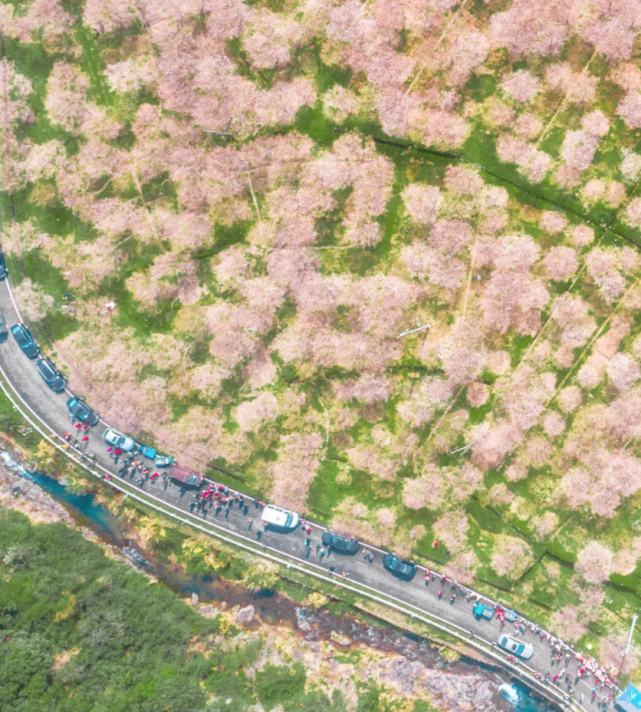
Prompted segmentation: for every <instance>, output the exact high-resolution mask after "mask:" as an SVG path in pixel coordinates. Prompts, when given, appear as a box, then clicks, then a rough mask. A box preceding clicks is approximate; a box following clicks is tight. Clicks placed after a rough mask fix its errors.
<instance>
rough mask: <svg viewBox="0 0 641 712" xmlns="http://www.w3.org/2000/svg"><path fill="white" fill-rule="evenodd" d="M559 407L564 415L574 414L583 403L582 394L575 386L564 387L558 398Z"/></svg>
mask: <svg viewBox="0 0 641 712" xmlns="http://www.w3.org/2000/svg"><path fill="white" fill-rule="evenodd" d="M558 402H559V407H560V408H561V410H562V411H563V412H564V413H572V412H574V411H575V410H576V409H577V408H578V407H579V406H580V405H581V404H582V403H583V394H582V393H581V389H580V388H578V387H577V386H566V387H565V388H564V389H563V390H562V391H561V392H560V393H559V396H558Z"/></svg>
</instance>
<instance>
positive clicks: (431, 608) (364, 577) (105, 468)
mask: <svg viewBox="0 0 641 712" xmlns="http://www.w3.org/2000/svg"><path fill="white" fill-rule="evenodd" d="M0 309H2V312H3V314H4V318H5V324H6V328H8V329H10V327H11V326H12V325H13V324H15V323H17V322H18V321H20V313H19V311H18V305H17V304H16V302H15V298H14V295H13V291H12V289H11V285H10V282H9V280H6V281H4V282H2V283H0ZM0 388H2V390H3V391H4V392H5V393H6V394H7V395H8V396H9V398H10V399H11V400H12V401H13V403H14V405H15V406H16V408H17V409H18V410H19V411H20V412H21V414H22V415H23V416H24V417H25V418H26V419H27V420H28V421H29V422H30V423H31V424H32V425H33V426H34V427H35V428H36V429H37V430H38V431H39V432H40V433H41V434H42V435H43V436H44V437H46V438H47V439H48V440H49V441H50V442H51V443H52V444H53V445H54V446H55V447H57V448H58V449H60V450H62V451H63V452H65V454H66V455H68V456H69V457H70V458H71V459H73V460H74V461H75V462H76V463H77V464H79V465H81V466H82V467H83V468H85V469H86V470H87V471H89V472H91V473H92V474H93V475H95V476H97V477H103V478H104V476H105V475H111V478H112V479H110V481H109V484H110V485H112V486H113V487H115V488H116V489H118V490H120V491H122V492H126V493H127V494H128V495H129V496H131V497H134V498H136V499H139V500H141V501H143V502H145V503H146V504H147V505H149V506H151V507H153V508H155V509H156V510H158V511H159V512H161V513H163V514H164V515H165V516H169V517H173V518H175V519H178V520H180V521H182V522H184V523H186V524H189V525H190V526H193V527H196V528H197V529H199V530H201V531H204V532H206V533H208V534H211V535H213V536H215V537H217V538H220V539H223V540H225V541H228V542H229V543H232V544H234V545H236V546H240V547H241V548H244V549H246V550H250V551H252V552H253V553H255V554H257V555H261V556H264V557H266V558H268V559H272V560H274V561H277V562H278V563H281V564H284V565H285V566H288V567H290V568H295V569H297V570H300V571H304V572H305V573H306V574H310V575H313V576H315V577H317V578H319V579H323V580H325V581H331V582H332V583H333V584H335V585H340V586H342V587H344V588H346V589H349V590H352V591H355V592H357V593H358V594H359V595H361V596H365V597H368V598H370V599H374V600H376V601H378V602H379V603H382V604H384V605H387V606H389V607H390V608H394V609H396V610H399V611H401V612H404V613H406V614H409V615H410V616H412V617H413V618H416V619H418V620H422V621H424V622H426V623H429V624H430V625H434V626H436V627H438V628H440V629H442V630H444V631H447V632H448V633H450V634H451V635H454V636H456V637H458V638H460V639H462V640H465V642H466V644H467V645H469V646H471V647H474V648H477V649H478V650H480V651H482V652H483V654H484V655H486V656H487V657H489V658H491V659H493V660H494V661H495V662H497V663H500V664H502V665H503V666H505V667H507V668H508V670H509V672H510V674H513V675H516V676H519V677H522V678H523V679H525V680H527V682H528V684H529V685H530V686H532V687H533V688H534V689H538V690H539V691H540V692H541V693H542V694H545V695H546V696H548V697H550V698H552V699H554V700H556V701H557V702H558V703H559V704H561V705H567V706H572V707H573V708H574V709H578V710H581V709H583V710H590V712H592V711H593V710H596V709H597V702H599V701H601V700H602V699H603V697H604V696H606V695H607V694H609V693H611V692H612V690H608V689H607V688H605V687H603V688H601V689H600V690H599V692H598V694H597V699H596V701H594V702H593V701H592V699H591V697H592V695H591V692H592V688H593V686H594V682H593V678H592V677H591V676H590V681H588V680H586V679H584V678H583V679H581V680H579V682H578V684H577V685H576V687H575V692H574V698H573V699H570V700H569V702H568V701H567V700H565V702H564V696H565V694H566V692H567V688H566V686H565V685H563V687H557V686H555V685H552V684H550V683H547V684H546V683H543V682H540V681H539V680H537V679H535V677H534V673H545V672H546V670H548V669H550V670H551V674H552V675H555V674H557V673H558V672H560V669H561V668H563V667H566V668H567V670H568V671H570V672H571V673H572V677H574V674H575V673H576V671H577V670H578V663H577V661H576V660H575V659H574V656H572V657H571V659H570V662H569V664H567V665H566V662H565V658H564V659H563V661H562V662H561V663H560V664H559V666H558V667H556V666H553V665H552V664H551V656H550V644H549V642H548V641H545V642H543V641H541V639H540V637H539V636H538V635H536V634H534V633H532V632H530V631H529V630H527V631H526V633H525V634H524V635H523V636H522V637H523V638H524V640H525V642H528V643H531V644H532V645H533V646H534V655H533V657H532V658H531V659H530V660H528V661H527V662H526V663H520V664H518V665H512V664H510V663H509V661H508V659H507V656H506V655H505V654H504V653H501V651H500V649H498V648H495V647H491V646H492V644H493V643H495V642H496V641H497V640H498V637H499V634H500V633H501V632H507V633H509V634H513V632H514V631H513V628H512V626H511V625H510V624H506V625H505V627H504V628H503V629H501V626H500V622H499V621H498V619H497V618H496V617H495V618H494V619H492V620H491V621H487V620H482V621H477V620H476V619H475V618H474V617H473V615H472V612H471V603H470V602H466V601H465V599H464V598H463V596H462V595H461V593H460V591H457V598H456V602H455V603H451V601H450V596H451V588H450V583H449V582H448V583H446V585H445V586H444V587H443V589H442V590H443V596H442V598H439V596H438V595H437V593H438V591H439V589H440V588H441V586H440V580H438V579H434V578H433V579H432V581H431V583H429V584H428V585H426V584H425V582H424V579H423V574H424V572H425V569H424V568H421V569H419V572H418V574H417V575H416V577H415V578H414V580H413V581H411V582H404V581H400V580H398V579H396V578H394V577H393V576H391V575H390V574H389V573H388V572H387V571H386V570H385V569H383V567H382V562H381V560H382V555H383V553H384V552H383V551H382V550H381V549H379V548H378V547H374V546H369V545H367V548H368V549H369V550H371V551H372V552H373V553H374V561H373V562H371V563H370V562H369V561H367V560H366V559H365V558H364V557H363V556H362V555H361V553H360V552H359V554H357V555H356V556H340V555H337V554H331V555H330V556H329V557H327V556H326V557H322V558H321V555H320V552H318V551H317V546H316V545H317V544H320V540H321V534H322V532H323V531H326V528H325V527H323V526H320V525H317V524H315V523H314V522H312V521H309V520H306V521H307V523H308V524H309V525H310V526H311V527H312V533H311V534H310V535H309V536H310V538H311V548H310V549H306V547H305V543H304V539H305V538H306V537H307V535H306V534H304V533H303V532H302V531H301V530H300V529H299V530H298V531H296V532H292V533H290V534H279V533H275V532H272V531H263V526H262V523H261V520H260V508H259V507H258V506H257V503H256V502H255V501H254V500H253V499H252V498H251V497H249V496H248V495H244V498H245V505H246V509H245V510H241V509H240V508H239V506H238V505H237V504H234V506H233V507H231V509H230V511H229V512H226V510H224V509H223V510H221V511H220V512H219V513H218V514H216V510H215V509H214V508H206V509H204V510H202V509H198V507H197V506H196V503H195V502H194V499H193V497H192V494H191V493H189V492H185V491H184V490H182V489H181V488H179V487H177V486H175V485H172V484H170V483H163V481H162V480H161V479H159V480H156V481H155V482H150V481H147V482H144V483H143V484H142V485H140V486H139V485H137V484H136V483H135V482H132V481H131V480H130V479H128V478H127V479H125V478H122V477H120V476H119V475H118V469H119V466H118V465H116V464H115V463H114V462H113V460H112V459H111V458H110V457H109V455H108V453H107V452H106V447H105V444H104V442H103V440H102V432H103V427H102V426H101V425H98V426H97V427H96V428H93V430H92V431H91V432H90V435H89V447H88V452H89V453H91V454H94V455H96V457H97V461H96V464H95V465H93V464H92V463H90V462H89V461H88V460H87V459H86V458H82V457H80V455H79V453H78V452H76V451H75V450H73V449H66V450H65V449H63V446H64V439H63V437H62V436H63V435H64V433H65V432H66V431H67V430H68V429H69V415H68V410H67V406H66V400H67V398H68V397H69V394H68V393H63V394H59V395H56V394H55V393H53V391H51V390H50V389H49V388H48V387H47V385H46V384H45V383H44V381H43V380H42V378H40V376H39V374H38V372H37V371H36V368H35V362H34V361H30V360H29V359H28V358H27V357H26V356H25V355H24V354H23V353H22V352H21V351H20V348H19V347H18V345H17V344H16V342H15V340H14V339H13V337H12V336H11V335H9V339H8V340H7V342H6V343H4V344H0ZM241 494H242V493H241ZM483 598H486V597H483ZM486 600H487V599H486ZM581 694H583V695H584V697H585V702H584V704H583V705H579V703H578V699H579V696H580V695H581Z"/></svg>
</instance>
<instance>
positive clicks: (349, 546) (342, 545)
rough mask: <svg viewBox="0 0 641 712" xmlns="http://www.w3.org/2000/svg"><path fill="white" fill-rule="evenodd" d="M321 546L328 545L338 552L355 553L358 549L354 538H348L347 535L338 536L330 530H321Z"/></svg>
mask: <svg viewBox="0 0 641 712" xmlns="http://www.w3.org/2000/svg"><path fill="white" fill-rule="evenodd" d="M321 541H322V542H323V546H328V547H329V548H330V549H333V550H334V551H335V552H337V553H338V554H355V553H356V552H357V551H358V542H357V541H356V539H348V538H347V537H343V536H338V534H332V533H331V532H323V536H322V537H321Z"/></svg>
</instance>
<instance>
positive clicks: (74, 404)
mask: <svg viewBox="0 0 641 712" xmlns="http://www.w3.org/2000/svg"><path fill="white" fill-rule="evenodd" d="M67 408H69V410H70V411H71V415H73V417H74V418H75V419H76V420H79V421H80V422H81V423H87V425H97V423H98V421H99V420H100V418H99V417H98V415H97V414H96V413H94V412H93V410H91V408H90V407H89V406H88V405H87V404H86V403H85V402H84V401H83V400H82V398H76V397H75V396H74V397H73V398H69V400H68V401H67Z"/></svg>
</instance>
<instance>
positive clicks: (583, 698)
mask: <svg viewBox="0 0 641 712" xmlns="http://www.w3.org/2000/svg"><path fill="white" fill-rule="evenodd" d="M583 700H585V695H584V694H583V693H581V694H580V695H579V704H581V705H582V704H583Z"/></svg>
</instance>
